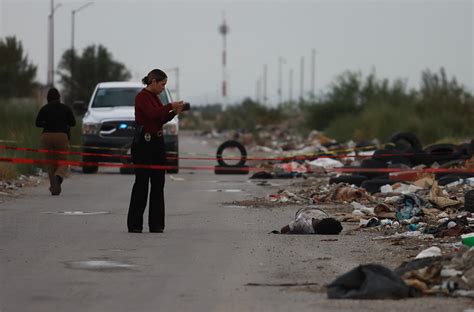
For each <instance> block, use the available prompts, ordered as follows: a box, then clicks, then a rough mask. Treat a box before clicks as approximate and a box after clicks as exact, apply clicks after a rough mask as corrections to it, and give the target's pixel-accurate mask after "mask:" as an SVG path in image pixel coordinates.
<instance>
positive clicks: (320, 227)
mask: <svg viewBox="0 0 474 312" xmlns="http://www.w3.org/2000/svg"><path fill="white" fill-rule="evenodd" d="M315 231H316V234H326V235H336V234H339V233H341V231H342V225H341V222H339V221H337V220H336V219H334V218H325V219H322V220H321V221H319V222H318V224H317V225H316V228H315Z"/></svg>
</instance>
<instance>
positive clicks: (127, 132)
mask: <svg viewBox="0 0 474 312" xmlns="http://www.w3.org/2000/svg"><path fill="white" fill-rule="evenodd" d="M142 88H144V85H143V84H142V83H139V82H101V83H99V84H97V86H96V88H95V90H94V92H93V94H92V97H91V99H90V101H89V104H88V105H87V111H86V113H85V114H84V118H83V119H82V146H83V148H82V150H83V152H86V153H97V154H109V155H116V156H121V155H127V154H129V153H130V146H131V143H132V139H133V135H134V133H135V121H134V120H135V111H134V110H135V107H134V105H135V96H136V95H137V93H138V92H140V90H141V89H142ZM159 96H160V100H161V102H162V103H163V105H166V104H168V103H170V102H171V101H172V100H171V94H170V92H169V90H168V89H165V90H164V91H163V92H162V93H161V94H160V95H159ZM178 131H179V119H178V116H176V117H174V118H173V119H172V120H170V121H169V122H168V123H166V124H165V125H164V126H163V137H164V140H165V146H166V154H167V158H168V160H167V163H166V165H169V166H174V167H175V168H174V169H170V170H167V172H168V173H177V172H178V164H179V154H178V153H179V144H178V143H179V142H178ZM82 159H83V161H84V162H122V163H130V159H129V158H124V157H104V156H83V157H82ZM97 170H98V166H95V165H94V166H83V167H82V171H83V172H84V173H96V172H97ZM120 172H121V173H132V172H133V170H130V169H127V168H120Z"/></svg>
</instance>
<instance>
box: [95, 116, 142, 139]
mask: <svg viewBox="0 0 474 312" xmlns="http://www.w3.org/2000/svg"><path fill="white" fill-rule="evenodd" d="M134 133H135V122H134V121H133V120H114V121H106V122H104V123H102V126H101V127H100V136H102V137H107V138H110V137H114V138H127V137H133V135H134Z"/></svg>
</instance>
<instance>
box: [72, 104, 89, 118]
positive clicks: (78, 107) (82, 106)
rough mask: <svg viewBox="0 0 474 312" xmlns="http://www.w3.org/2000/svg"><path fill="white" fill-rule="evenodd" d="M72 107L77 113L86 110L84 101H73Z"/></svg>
mask: <svg viewBox="0 0 474 312" xmlns="http://www.w3.org/2000/svg"><path fill="white" fill-rule="evenodd" d="M72 108H73V109H74V111H75V112H76V114H77V115H84V114H85V113H86V112H87V105H86V102H84V101H74V103H73V104H72Z"/></svg>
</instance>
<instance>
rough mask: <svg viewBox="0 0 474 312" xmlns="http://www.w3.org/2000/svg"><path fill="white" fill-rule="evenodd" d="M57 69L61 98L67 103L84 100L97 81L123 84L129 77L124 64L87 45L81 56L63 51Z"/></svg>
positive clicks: (106, 51) (97, 48) (87, 97)
mask: <svg viewBox="0 0 474 312" xmlns="http://www.w3.org/2000/svg"><path fill="white" fill-rule="evenodd" d="M58 68H59V77H60V82H61V85H62V86H63V91H62V93H63V99H64V102H65V103H67V104H72V103H73V102H74V101H75V100H81V101H87V100H88V99H89V98H90V96H91V94H92V92H93V91H94V88H95V86H96V85H97V83H99V82H102V81H126V80H129V79H130V77H131V75H130V72H129V71H128V70H127V69H126V67H125V65H123V64H122V63H120V62H117V61H115V60H114V59H113V57H112V54H111V53H110V52H109V51H108V50H107V48H105V47H104V46H102V45H98V46H95V45H91V46H88V47H86V48H85V49H84V50H83V52H82V55H76V53H75V51H72V50H71V49H69V50H66V51H65V52H64V54H63V55H62V57H61V61H60V62H59V66H58Z"/></svg>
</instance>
